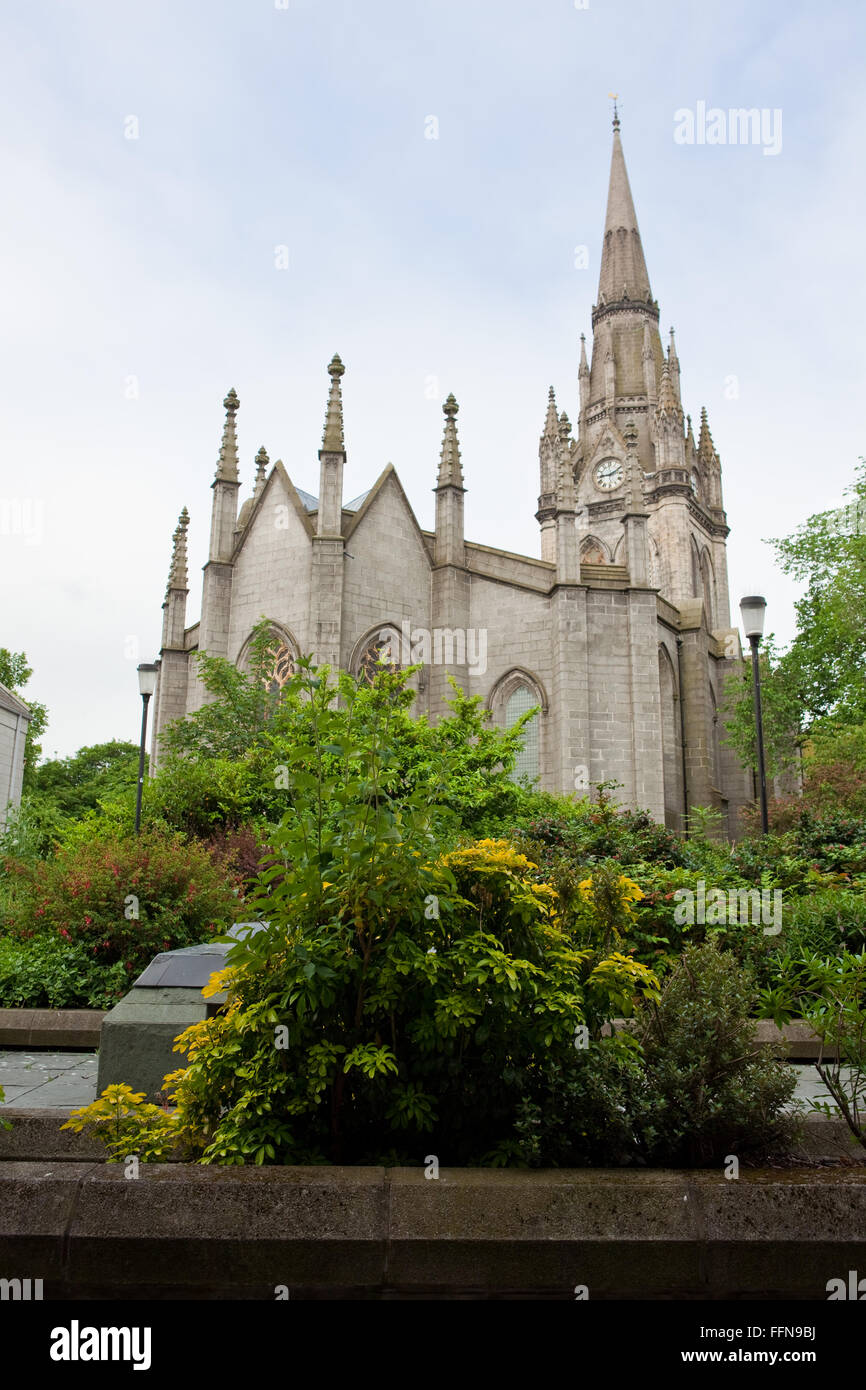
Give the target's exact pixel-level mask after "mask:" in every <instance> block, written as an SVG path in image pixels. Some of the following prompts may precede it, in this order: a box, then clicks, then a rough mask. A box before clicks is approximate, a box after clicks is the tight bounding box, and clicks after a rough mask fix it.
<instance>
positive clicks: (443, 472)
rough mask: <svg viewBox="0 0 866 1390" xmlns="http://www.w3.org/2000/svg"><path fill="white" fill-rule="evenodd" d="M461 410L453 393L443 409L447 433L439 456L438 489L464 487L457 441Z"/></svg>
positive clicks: (443, 438) (444, 435)
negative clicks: (458, 413)
mask: <svg viewBox="0 0 866 1390" xmlns="http://www.w3.org/2000/svg"><path fill="white" fill-rule="evenodd" d="M459 409H460V407H459V405H458V404H457V401H456V400H455V399H454V393H453V392H452V393H451V394H450V395H449V396H448V399H447V400H446V402H445V404H444V405H443V407H442V411H443V413H444V415H445V432H444V434H443V436H442V452H441V454H440V455H439V476H438V478H437V479H436V486H437V488H440V487H462V486H463V467H462V465H461V463H460V444H459V442H458V439H457V412H458V410H459Z"/></svg>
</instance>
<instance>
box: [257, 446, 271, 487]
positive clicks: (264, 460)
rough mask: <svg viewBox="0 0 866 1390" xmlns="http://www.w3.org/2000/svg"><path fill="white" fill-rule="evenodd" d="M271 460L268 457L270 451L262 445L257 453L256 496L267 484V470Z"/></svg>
mask: <svg viewBox="0 0 866 1390" xmlns="http://www.w3.org/2000/svg"><path fill="white" fill-rule="evenodd" d="M269 462H270V460H269V459H268V453H267V450H266V448H265V446H264V444H263V445H262V447H261V448H260V449H259V452H258V453H257V454H256V480H255V483H254V484H253V497H254V498H255V497H258V495H259V493H260V492H261V490H262V488H263V487H264V485H265V473H266V471H267V467H268V463H269Z"/></svg>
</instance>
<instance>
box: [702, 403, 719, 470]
mask: <svg viewBox="0 0 866 1390" xmlns="http://www.w3.org/2000/svg"><path fill="white" fill-rule="evenodd" d="M698 458H701V459H705V460H706V462H707V463H715V461H716V447H715V445H714V444H713V436H712V435H711V434H710V426H709V421H708V420H707V408H706V406H704V405H702V406H701V432H700V436H699V438H698Z"/></svg>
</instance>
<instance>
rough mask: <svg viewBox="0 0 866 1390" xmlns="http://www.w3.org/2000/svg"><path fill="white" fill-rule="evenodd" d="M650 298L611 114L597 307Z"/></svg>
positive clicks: (638, 234)
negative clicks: (611, 143) (607, 179)
mask: <svg viewBox="0 0 866 1390" xmlns="http://www.w3.org/2000/svg"><path fill="white" fill-rule="evenodd" d="M652 297H653V296H652V290H651V289H650V282H649V275H648V274H647V268H646V261H645V260H644V254H643V246H642V245H641V239H640V232H639V231H638V225H637V214H636V213H635V210H634V202H633V201H632V196H631V188H630V187H629V182H628V174H627V173H626V168H625V156H624V155H623V152H622V139H621V137H620V133H619V116H617V115H615V116H614V122H613V152H612V154H611V160H610V182H609V184H608V191H607V214H606V216H605V220H604V242H603V246H602V253H601V269H600V271H599V276H598V307H599V308H601V307H602V305H604V304H610V303H614V302H616V301H618V300H624V299H628V300H637V301H639V302H642V303H651V302H652Z"/></svg>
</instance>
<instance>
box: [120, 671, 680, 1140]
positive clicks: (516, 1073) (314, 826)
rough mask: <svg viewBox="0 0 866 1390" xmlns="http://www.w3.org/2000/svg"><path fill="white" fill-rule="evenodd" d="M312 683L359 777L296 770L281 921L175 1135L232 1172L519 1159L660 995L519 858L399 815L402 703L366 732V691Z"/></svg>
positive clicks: (286, 830)
mask: <svg viewBox="0 0 866 1390" xmlns="http://www.w3.org/2000/svg"><path fill="white" fill-rule="evenodd" d="M301 670H302V671H303V672H304V679H305V681H306V682H307V687H308V693H309V702H310V706H311V710H312V715H313V723H312V732H313V738H314V743H315V747H316V748H320V749H321V750H323V751H324V750H326V749H336V750H337V753H335V754H334V755H333V756H334V757H339V759H340V760H341V765H339V764H338V765H337V766H336V767H334V768H333V771H332V772H329V773H328V774H327V775H322V774H320V775H319V776H315V775H313V774H312V773H310V774H304V773H301V772H296V773H294V774H293V784H292V788H291V798H292V803H293V805H292V814H291V815H287V816H286V817H285V818H284V820H283V823H282V825H281V827H280V828H279V830H278V831H276V832H275V833H274V835H273V837H272V850H273V853H274V857H275V860H276V861H277V862H276V863H275V865H274V867H273V868H271V869H267V870H265V871H264V872H263V873H262V875H261V879H260V892H259V894H258V896H257V897H256V899H254V900H253V904H252V906H253V907H254V908H255V909H256V910H257V912H258V914H259V916H260V917H261V919H263V920H266V921H267V923H268V926H267V928H265V929H264V930H262V931H260V932H259V933H258V934H257V935H255V936H253V937H251V938H250V940H249V941H248V942H246V943H245V944H244V945H243V946H241V947H236V948H235V949H234V950H233V951H232V952H231V953H230V957H229V966H228V968H227V971H225V972H221V975H220V976H217V977H215V978H214V980H212V982H211V986H210V987H209V990H210V991H215V990H217V989H219V988H221V987H225V988H226V989H227V992H228V1005H227V1007H226V1008H225V1010H224V1011H223V1012H222V1013H220V1014H219V1015H217V1016H216V1017H214V1018H211V1019H209V1020H206V1021H205V1022H204V1023H203V1024H201V1025H196V1026H195V1027H194V1028H193V1029H191V1030H188V1032H187V1034H185V1035H184V1039H183V1043H184V1045H186V1046H188V1048H189V1053H188V1057H189V1065H188V1067H187V1068H186V1069H184V1070H183V1071H182V1072H180V1073H179V1074H177V1075H175V1076H174V1077H172V1078H169V1079H168V1080H167V1083H166V1085H167V1089H169V1090H170V1091H173V1092H174V1097H175V1101H176V1105H177V1117H178V1118H177V1129H176V1131H175V1134H174V1137H175V1138H176V1139H177V1140H178V1141H180V1142H181V1143H182V1144H183V1145H185V1146H186V1148H187V1149H193V1150H194V1149H196V1148H197V1150H198V1155H199V1156H200V1157H201V1158H202V1160H203V1161H205V1162H217V1163H244V1162H250V1163H252V1162H255V1163H263V1162H279V1163H285V1162H310V1161H321V1160H322V1159H330V1160H332V1161H335V1162H362V1163H363V1162H377V1161H380V1160H381V1159H383V1158H384V1157H386V1156H388V1155H391V1156H392V1158H391V1161H393V1156H394V1155H397V1156H399V1157H400V1158H401V1159H402V1160H403V1161H408V1162H413V1161H414V1162H419V1163H420V1162H421V1161H422V1159H423V1156H424V1155H425V1154H426V1153H429V1152H433V1153H436V1154H438V1156H439V1158H440V1161H441V1162H443V1163H474V1162H482V1161H488V1162H502V1161H512V1160H513V1159H514V1158H515V1157H517V1155H516V1154H515V1149H514V1146H515V1144H518V1143H519V1138H518V1136H517V1135H516V1132H515V1123H516V1121H517V1119H518V1117H519V1114H520V1107H521V1105H522V1102H523V1100H524V1098H525V1097H526V1094H527V1091H526V1081H527V1078H528V1077H530V1076H535V1075H536V1074H539V1073H541V1072H543V1071H544V1069H545V1068H546V1067H547V1066H549V1065H551V1064H555V1063H556V1061H557V1059H561V1060H562V1062H563V1065H567V1064H568V1062H569V1060H570V1059H571V1057H572V1055H573V1053H574V1051H575V1033H576V1030H577V1029H582V1028H586V1029H587V1031H589V1029H590V1026H591V1027H592V1029H593V1030H594V1031H597V1030H598V1028H599V1026H600V1023H601V1021H602V1020H603V1019H604V1018H606V1017H609V1016H610V1014H611V1012H613V1011H616V1012H619V1011H620V1010H622V1009H623V1008H626V1009H628V1008H631V1007H632V1005H633V1001H634V998H635V997H636V996H638V995H649V996H653V995H654V994H655V993H656V988H657V986H656V981H655V978H654V977H653V976H652V974H651V973H650V972H649V971H647V970H646V969H645V968H643V967H641V966H640V965H639V964H637V963H635V962H634V961H632V960H631V959H629V958H628V957H626V956H625V955H623V954H622V953H621V952H618V951H616V950H608V949H606V948H605V945H604V940H603V937H604V932H605V923H604V921H603V920H602V919H601V916H599V919H598V928H599V930H598V932H597V940H596V941H594V942H593V941H587V942H585V943H581V944H580V945H578V944H577V943H576V942H575V941H574V940H572V939H571V937H570V936H569V934H568V932H567V931H566V930H565V928H564V926H563V924H562V922H561V921H560V918H559V914H558V900H557V896H556V893H555V891H554V890H553V889H552V888H551V887H550V886H549V885H545V884H540V883H538V882H537V881H536V876H535V871H534V869H533V866H531V865H530V864H529V863H528V861H527V860H526V858H525V857H524V856H523V855H521V854H520V853H518V852H517V851H516V850H515V849H514V847H513V846H511V845H509V844H507V843H506V842H502V841H487V840H485V841H480V842H479V843H477V844H470V845H463V846H462V847H459V848H456V849H448V848H445V849H444V852H443V846H442V845H441V843H440V841H439V839H438V838H437V833H436V830H435V822H436V807H435V806H431V805H430V804H429V801H428V799H427V795H426V791H424V790H421V789H418V788H415V789H413V790H412V791H410V792H408V793H405V792H404V793H402V794H401V796H400V799H399V801H398V800H397V796H396V792H395V786H396V781H397V778H398V777H399V765H397V766H396V767H395V763H394V756H395V755H394V748H395V742H394V738H393V725H394V723H395V722H398V723H399V720H400V718H401V714H400V707H399V705H398V704H395V703H392V702H391V701H388V700H383V701H381V702H380V704H379V706H378V709H377V718H376V720H375V721H371V722H370V723H369V724H368V725H366V726H365V725H364V723H363V721H356V720H354V718H353V716H354V713H355V710H354V706H353V699H354V698H355V697H354V696H353V693H352V691H351V690H349V691H347V697H348V702H349V703H348V705H347V706H346V707H344V708H342V709H341V708H335V707H334V706H335V692H333V691H328V690H327V689H326V688H325V687H324V686H323V684H322V683H321V682H320V678H319V677H318V676H316V675H315V673H314V672H313V671H312V670H311V669H310V668H309V666H308V664H303V663H302V667H301ZM347 716H348V719H347ZM347 729H348V730H350V731H351V737H349V736H347ZM389 791H390V794H388V793H389ZM591 917H592V914H591V912H590V913H589V919H590V920H589V921H588V922H587V923H586V925H587V929H588V930H589V928H591ZM143 1119H144V1121H145V1123H144V1125H143V1131H142V1144H143V1149H144V1151H145V1152H147V1151H150V1150H149V1149H148V1145H149V1144H150V1143H151V1141H152V1140H153V1134H152V1132H151V1131H152V1123H151V1122H152V1119H153V1117H152V1116H151V1117H149V1118H148V1117H143ZM160 1123H162V1122H160ZM160 1142H161V1139H160Z"/></svg>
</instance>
